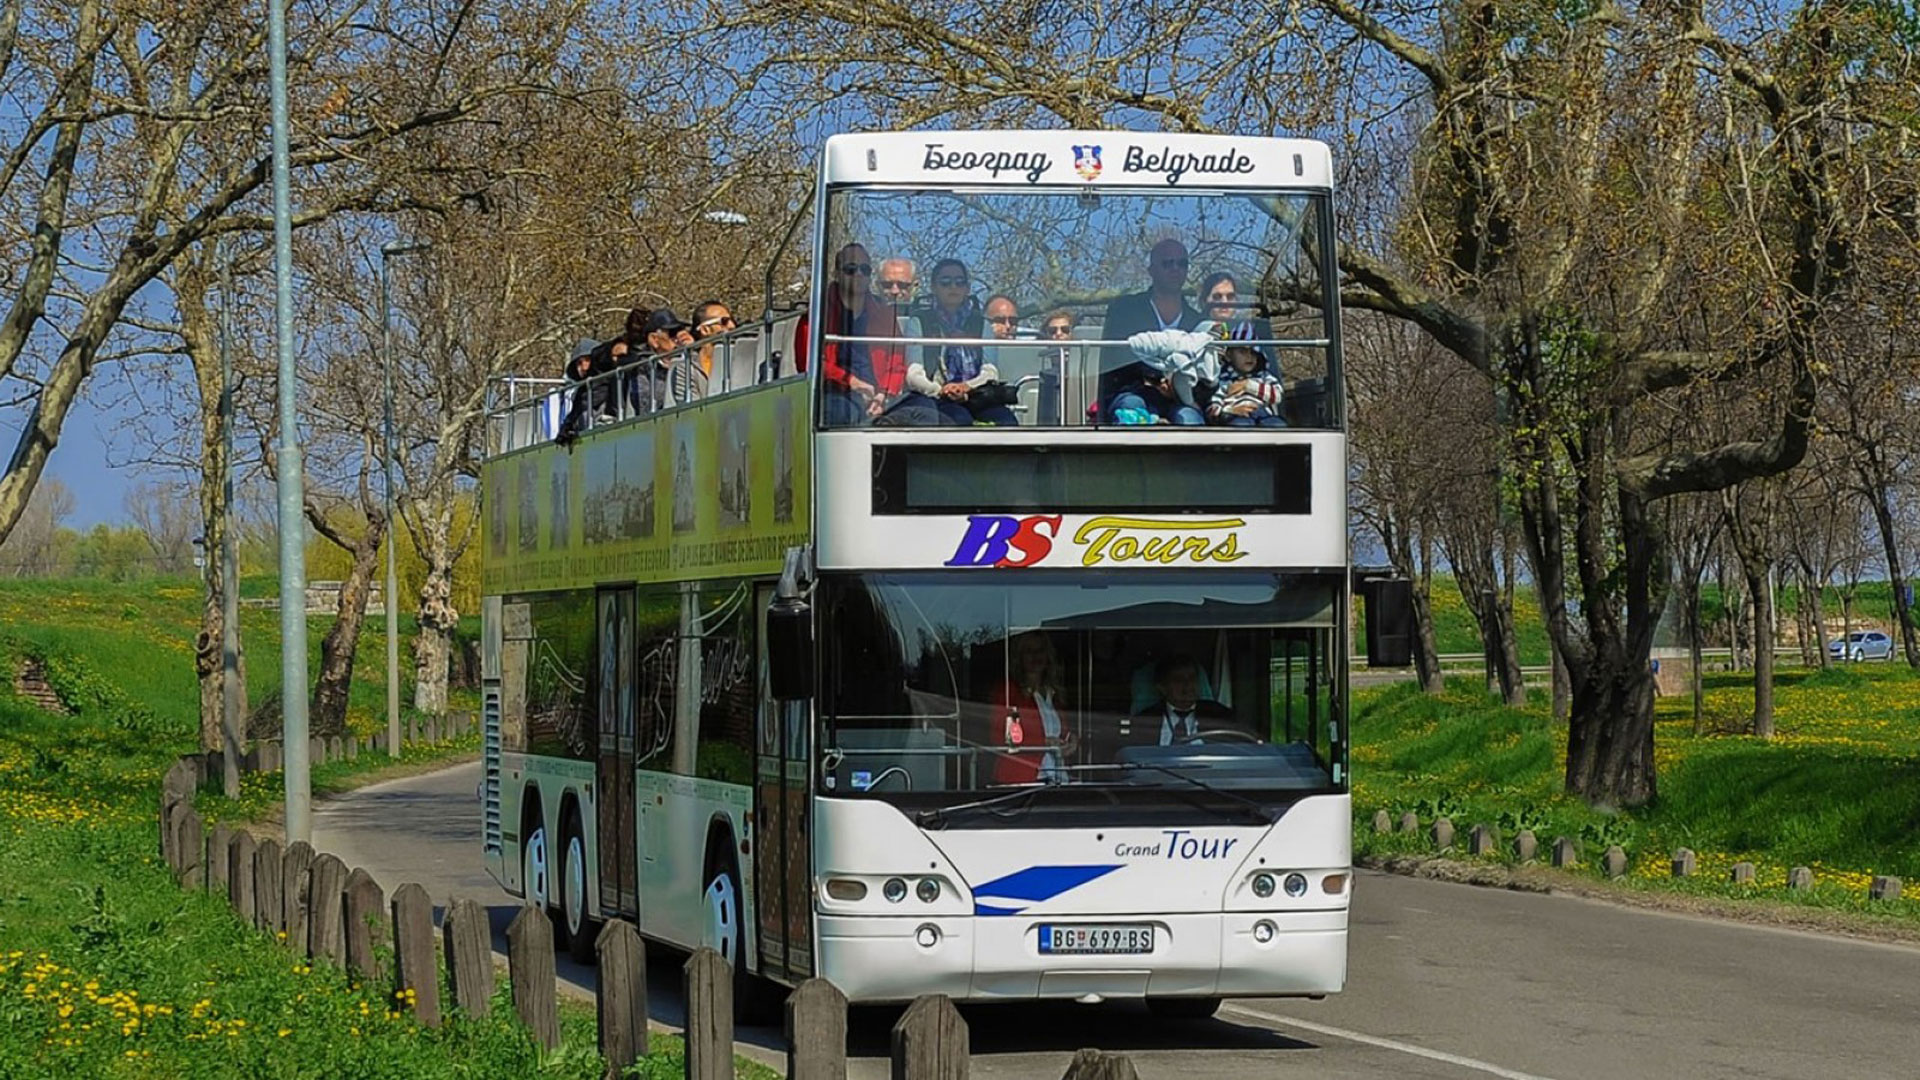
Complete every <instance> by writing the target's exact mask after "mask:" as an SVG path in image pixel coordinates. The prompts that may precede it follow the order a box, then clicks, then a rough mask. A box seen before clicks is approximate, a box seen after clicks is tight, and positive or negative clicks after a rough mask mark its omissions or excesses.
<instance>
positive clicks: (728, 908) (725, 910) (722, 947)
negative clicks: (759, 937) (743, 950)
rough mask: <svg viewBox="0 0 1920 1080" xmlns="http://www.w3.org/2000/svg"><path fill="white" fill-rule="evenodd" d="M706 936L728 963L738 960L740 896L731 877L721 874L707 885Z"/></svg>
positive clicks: (736, 962) (737, 961)
mask: <svg viewBox="0 0 1920 1080" xmlns="http://www.w3.org/2000/svg"><path fill="white" fill-rule="evenodd" d="M707 937H708V944H710V945H712V946H713V948H714V951H715V952H718V953H719V954H720V955H721V956H724V957H726V958H727V962H728V963H730V964H738V963H739V962H740V957H739V950H740V898H739V896H738V895H736V893H735V891H734V887H733V878H732V877H730V876H728V875H726V874H721V875H720V876H719V877H716V878H714V879H713V881H711V882H709V883H708V885H707Z"/></svg>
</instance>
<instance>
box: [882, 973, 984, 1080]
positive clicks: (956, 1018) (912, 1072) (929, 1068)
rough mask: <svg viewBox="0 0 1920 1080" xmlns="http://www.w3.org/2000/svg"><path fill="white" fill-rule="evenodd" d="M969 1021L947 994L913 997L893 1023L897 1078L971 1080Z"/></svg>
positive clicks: (895, 1078)
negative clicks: (911, 1002)
mask: <svg viewBox="0 0 1920 1080" xmlns="http://www.w3.org/2000/svg"><path fill="white" fill-rule="evenodd" d="M968 1053H969V1048H968V1045H967V1022H966V1021H965V1020H962V1019H961V1018H960V1010H958V1009H956V1008H954V1007H953V1002H952V1001H949V1000H948V999H947V996H946V995H945V994H923V995H921V996H920V997H917V998H914V999H913V1004H911V1005H909V1006H907V1011H906V1012H905V1013H904V1014H902V1015H901V1017H900V1019H899V1021H898V1022H897V1023H895V1024H894V1025H893V1073H892V1076H893V1080H967V1065H968V1062H967V1054H968Z"/></svg>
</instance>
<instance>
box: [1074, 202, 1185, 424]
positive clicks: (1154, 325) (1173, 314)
mask: <svg viewBox="0 0 1920 1080" xmlns="http://www.w3.org/2000/svg"><path fill="white" fill-rule="evenodd" d="M1192 265H1193V264H1192V260H1191V259H1189V258H1188V256H1187V246H1186V245H1185V244H1183V243H1181V242H1180V241H1179V240H1177V239H1175V238H1173V237H1168V238H1166V239H1164V240H1162V241H1160V242H1159V243H1157V244H1155V245H1153V249H1152V250H1151V251H1149V252H1148V253H1147V280H1148V281H1149V282H1150V283H1151V284H1150V285H1149V286H1148V287H1147V290H1146V291H1145V292H1137V293H1128V294H1127V295H1125V296H1120V297H1116V298H1114V300H1113V302H1112V303H1110V304H1108V305H1107V315H1106V318H1105V319H1104V320H1102V322H1101V327H1100V337H1101V338H1102V339H1104V340H1107V341H1125V340H1126V339H1128V338H1130V337H1132V336H1133V335H1135V334H1139V333H1145V332H1147V331H1151V330H1192V329H1193V328H1194V327H1196V326H1199V325H1200V322H1201V315H1200V312H1199V311H1197V310H1196V309H1195V308H1194V307H1193V305H1191V304H1189V303H1187V297H1186V292H1187V271H1188V270H1189V269H1190V268H1191V267H1192ZM1141 376H1142V371H1141V365H1140V364H1139V363H1138V362H1137V360H1136V359H1135V358H1134V355H1133V352H1132V350H1130V349H1128V348H1127V347H1126V346H1124V345H1109V346H1107V347H1106V348H1103V349H1101V350H1100V393H1099V401H1100V404H1101V406H1102V407H1104V406H1106V405H1108V404H1110V403H1111V401H1112V398H1113V395H1114V394H1115V393H1117V392H1118V391H1119V390H1120V389H1121V388H1122V387H1126V386H1129V385H1131V384H1133V383H1136V382H1139V381H1141Z"/></svg>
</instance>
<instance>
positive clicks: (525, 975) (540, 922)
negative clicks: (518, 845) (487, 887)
mask: <svg viewBox="0 0 1920 1080" xmlns="http://www.w3.org/2000/svg"><path fill="white" fill-rule="evenodd" d="M507 978H508V979H509V980H510V981H511V985H512V989H513V1011H514V1012H515V1013H517V1014H519V1016H520V1022H521V1023H523V1024H525V1025H527V1027H529V1028H531V1029H532V1030H533V1037H534V1038H535V1039H536V1040H538V1041H539V1043H540V1045H541V1046H544V1047H546V1048H547V1049H549V1050H551V1049H553V1048H554V1047H556V1046H559V1045H560V1013H559V1010H558V1007H557V1006H556V1004H555V1002H554V999H553V994H554V986H553V980H554V968H553V924H552V923H551V922H548V921H547V913H546V912H544V911H541V910H540V909H539V908H536V907H534V906H532V905H530V904H529V905H527V906H526V907H523V908H521V909H520V914H518V915H515V916H514V917H513V922H512V924H511V925H509V926H508V927H507Z"/></svg>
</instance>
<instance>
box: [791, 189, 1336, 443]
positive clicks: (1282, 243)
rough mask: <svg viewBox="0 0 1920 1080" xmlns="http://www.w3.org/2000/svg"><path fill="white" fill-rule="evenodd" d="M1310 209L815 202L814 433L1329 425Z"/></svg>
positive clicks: (1288, 202) (1319, 206)
mask: <svg viewBox="0 0 1920 1080" xmlns="http://www.w3.org/2000/svg"><path fill="white" fill-rule="evenodd" d="M1326 213H1327V210H1326V199H1325V197H1324V196H1323V195H1320V194H1316V193H1310V192H1301V191H1292V192H1281V191H1273V192H1257V191H1249V190H1237V191H1234V190H1212V191H1209V190H1197V189H1196V190H1190V189H1184V188H1183V189H1180V190H1178V191H1168V190H1165V189H1153V188H1145V189H1136V188H1100V189H1097V190H1096V189H1094V188H1091V187H1088V188H1082V189H1067V188H1051V189H1049V188H1032V189H1010V188H1007V187H994V188H978V189H972V190H969V189H964V188H948V189H937V190H934V189H902V188H898V187H886V188H865V187H841V188H834V189H831V190H829V192H828V194H827V218H826V233H825V243H824V245H823V248H822V258H823V260H824V263H823V265H822V266H821V267H820V277H819V280H820V281H822V282H824V283H825V285H824V287H823V292H824V295H823V296H822V297H821V299H820V303H819V308H818V310H819V312H820V325H819V326H818V327H816V328H815V334H814V341H815V344H813V346H812V347H813V348H815V349H817V350H819V351H818V353H817V355H819V356H820V357H821V364H820V368H821V393H822V395H823V397H822V400H821V410H820V415H821V418H822V422H823V424H824V425H825V426H828V427H846V426H862V425H869V424H873V425H880V426H915V427H925V426H962V427H972V426H982V425H999V426H1006V425H1019V426H1027V427H1055V426H1063V425H1065V426H1086V425H1114V424H1215V425H1218V426H1222V427H1236V428H1239V427H1252V428H1263V427H1266V428H1270V427H1296V428H1301V427H1304V428H1331V427H1337V426H1338V425H1339V408H1338V401H1337V397H1336V395H1337V389H1338V387H1339V385H1340V372H1339V357H1338V351H1337V348H1336V346H1335V341H1336V338H1337V333H1336V328H1335V327H1334V326H1333V324H1332V321H1331V320H1330V318H1329V316H1328V311H1329V309H1330V307H1332V306H1333V305H1332V303H1331V298H1330V297H1329V296H1328V295H1327V288H1328V284H1327V283H1328V282H1330V281H1333V280H1335V276H1334V275H1333V274H1332V273H1331V272H1330V268H1329V266H1328V260H1329V259H1330V258H1331V244H1330V243H1329V242H1328V239H1327V238H1328V236H1329V235H1330V230H1329V228H1328V223H1327V221H1326ZM1197 333H1206V334H1209V335H1210V336H1211V337H1213V338H1215V339H1216V341H1215V342H1214V343H1213V344H1212V345H1210V346H1208V347H1206V348H1204V349H1196V348H1195V345H1196V339H1195V338H1194V337H1193V335H1194V334H1197ZM1139 334H1156V335H1157V336H1156V337H1153V338H1150V339H1144V340H1143V339H1139V338H1136V337H1135V335H1139ZM1129 339H1133V342H1132V344H1129Z"/></svg>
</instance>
